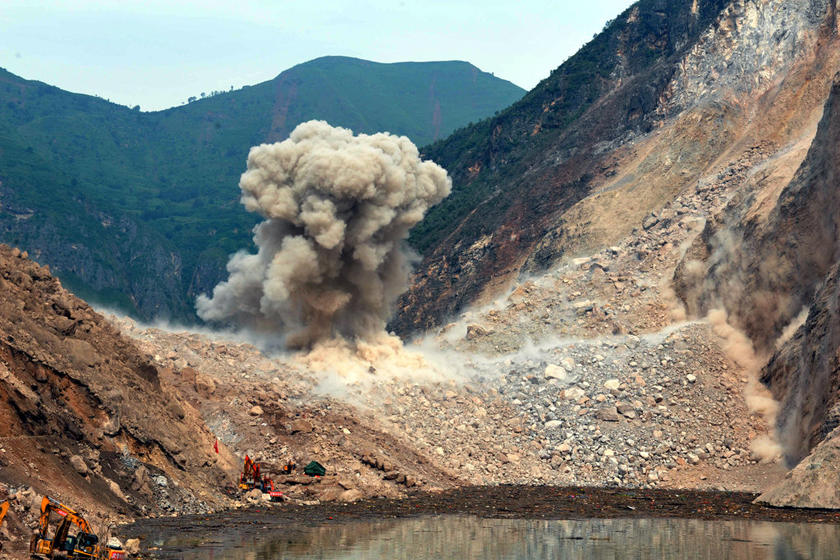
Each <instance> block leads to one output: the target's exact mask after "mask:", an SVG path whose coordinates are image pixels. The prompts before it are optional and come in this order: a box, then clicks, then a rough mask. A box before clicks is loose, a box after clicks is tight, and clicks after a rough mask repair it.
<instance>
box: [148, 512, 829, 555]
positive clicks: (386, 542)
mask: <svg viewBox="0 0 840 560" xmlns="http://www.w3.org/2000/svg"><path fill="white" fill-rule="evenodd" d="M192 539H193V540H192V542H186V541H185V540H184V539H183V538H181V539H173V540H170V541H168V542H167V543H161V544H162V546H163V549H164V550H166V549H170V550H173V551H174V550H177V557H178V558H185V559H199V558H201V559H207V558H210V559H213V560H269V559H274V558H292V559H311V558H323V559H331V560H333V559H334V560H339V559H342V560H345V559H346V560H353V559H362V558H387V559H389V560H399V559H406V560H408V559H411V560H425V559H432V558H468V559H505V560H519V559H529V558H563V559H564V560H618V559H640V560H641V559H657V560H658V559H663V558H688V559H703V560H707V559H708V560H719V559H731V560H789V559H790V560H794V559H795V560H827V559H836V558H840V526H838V525H825V524H808V523H769V522H754V521H699V520H689V519H587V520H577V521H538V520H516V519H481V518H476V517H463V516H436V517H420V518H411V519H396V520H378V521H353V522H348V523H336V524H334V525H327V526H320V527H302V526H291V527H282V526H277V527H271V528H270V529H269V528H266V529H265V530H264V531H263V532H262V533H260V534H258V535H255V534H254V533H253V529H251V530H249V531H248V532H247V533H242V532H239V533H237V532H231V533H230V534H227V535H218V534H217V535H214V536H213V537H212V538H207V539H201V538H196V537H192ZM185 548H189V550H185Z"/></svg>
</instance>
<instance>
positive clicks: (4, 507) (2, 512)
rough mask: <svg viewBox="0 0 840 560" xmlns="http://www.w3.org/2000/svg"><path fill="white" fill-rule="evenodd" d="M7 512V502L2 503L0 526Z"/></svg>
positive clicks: (0, 507)
mask: <svg viewBox="0 0 840 560" xmlns="http://www.w3.org/2000/svg"><path fill="white" fill-rule="evenodd" d="M7 511H9V502H3V503H2V504H0V525H2V524H3V520H4V519H5V518H6V512H7Z"/></svg>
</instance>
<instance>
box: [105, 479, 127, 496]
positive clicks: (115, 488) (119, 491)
mask: <svg viewBox="0 0 840 560" xmlns="http://www.w3.org/2000/svg"><path fill="white" fill-rule="evenodd" d="M108 488H109V489H110V490H111V493H112V494H114V495H115V496H116V497H118V498H119V499H121V500H124V499H125V494H123V491H122V488H120V485H119V484H117V483H116V482H114V481H113V480H109V481H108Z"/></svg>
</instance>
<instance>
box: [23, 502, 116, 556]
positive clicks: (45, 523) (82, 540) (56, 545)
mask: <svg viewBox="0 0 840 560" xmlns="http://www.w3.org/2000/svg"><path fill="white" fill-rule="evenodd" d="M53 512H55V513H56V514H57V515H58V517H59V518H60V521H59V522H58V526H57V527H56V529H55V533H54V534H53V536H52V538H50V537H49V525H50V514H51V513H53ZM73 526H76V527H77V528H78V532H77V533H76V534H75V535H70V529H71V527H73ZM29 552H30V554H31V555H32V558H90V559H94V558H95V559H97V560H100V559H107V560H125V558H126V553H125V551H124V550H122V549H118V548H112V547H109V546H105V547H102V546H100V545H99V537H97V536H96V535H95V534H94V533H93V530H92V529H91V527H90V524H89V523H88V522H87V520H85V518H84V517H82V516H81V515H80V514H79V513H78V512H77V511H76V510H74V509H71V508H69V507H67V506H65V505H64V504H62V503H60V502H57V501H56V500H53V499H52V498H50V497H49V496H44V499H43V500H41V518H40V519H39V521H38V532H37V533H35V534H34V535H32V540H31V541H30V543H29Z"/></svg>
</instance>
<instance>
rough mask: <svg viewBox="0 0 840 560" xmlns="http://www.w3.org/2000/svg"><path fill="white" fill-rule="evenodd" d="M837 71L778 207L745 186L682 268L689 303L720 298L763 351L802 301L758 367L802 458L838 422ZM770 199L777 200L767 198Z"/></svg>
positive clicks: (786, 438)
mask: <svg viewBox="0 0 840 560" xmlns="http://www.w3.org/2000/svg"><path fill="white" fill-rule="evenodd" d="M838 161H840V75H838V76H836V77H835V79H834V83H833V86H832V89H831V94H830V96H829V98H828V101H827V102H826V104H825V111H824V116H823V118H822V120H821V122H820V123H819V127H818V130H817V133H816V135H815V137H814V140H813V142H812V144H811V147H810V149H809V151H808V154H807V156H806V158H805V159H804V161H803V162H802V164H801V166H800V167H799V169H798V171H797V172H796V174H795V176H794V177H793V179H792V180H791V181H790V183H789V184H787V186H786V187H785V188H784V189H783V190H782V191H781V193H780V194H779V196H778V198H777V199H776V200H775V204H774V205H773V206H772V210H770V211H763V210H762V207H766V206H767V205H768V201H767V195H766V193H764V196H762V193H761V192H760V191H753V192H750V191H745V192H742V193H740V194H739V196H737V197H735V198H734V199H733V201H732V202H731V203H730V204H729V206H728V207H727V208H726V210H725V211H724V212H723V213H722V215H721V216H718V217H717V218H716V219H715V220H713V221H711V222H709V223H708V224H707V225H706V228H705V230H704V231H703V234H702V236H701V237H700V238H699V239H698V240H697V241H696V242H695V243H694V245H693V246H692V247H691V249H690V250H689V251H688V253H687V254H686V257H685V259H684V260H683V262H682V264H681V265H680V267H679V268H678V269H677V272H676V276H675V284H676V287H677V291H678V293H679V294H680V296H681V297H682V298H683V300H684V301H685V302H686V304H687V306H688V309H689V311H690V312H691V313H693V314H695V315H701V314H703V313H705V312H706V311H708V310H709V309H710V308H712V307H716V306H722V307H724V308H725V309H726V310H727V311H728V312H729V315H730V318H731V319H730V320H731V321H732V322H733V323H735V324H736V325H737V326H739V327H740V328H742V329H744V331H745V332H746V333H747V334H748V335H749V336H750V338H751V339H752V340H753V342H754V344H755V345H756V347H757V348H758V349H759V350H760V351H761V352H762V353H764V354H765V355H769V354H772V353H773V352H774V351H775V347H776V346H778V345H780V344H781V343H782V342H784V341H783V340H780V337H781V336H782V333H783V331H784V330H785V329H786V327H787V328H788V329H792V328H794V327H795V326H796V325H795V324H794V325H793V326H790V327H788V326H789V325H790V324H791V323H792V322H794V321H795V318H796V317H797V315H798V314H800V313H802V312H803V310H804V309H810V311H809V313H808V318H807V321H806V322H805V324H804V325H803V326H802V327H801V328H799V329H798V330H797V331H796V334H795V335H794V336H793V337H792V338H791V339H790V340H788V341H787V342H784V344H782V345H781V348H780V349H779V350H778V351H776V352H775V354H774V355H773V356H772V358H771V359H770V361H769V362H768V364H767V365H766V367H765V368H764V371H763V374H762V381H763V382H764V383H765V384H766V385H768V386H769V387H770V389H771V391H772V392H773V394H774V396H775V398H776V399H777V400H779V401H780V403H781V409H780V412H779V415H778V418H777V428H778V431H779V433H780V435H781V437H782V443H783V444H784V445H785V448H786V452H787V455H788V459H789V461H791V462H792V463H796V462H798V461H799V460H800V459H801V458H802V457H804V456H805V455H806V454H807V453H808V451H809V450H810V449H811V448H812V447H813V446H814V445H815V444H816V443H818V442H819V441H821V440H822V439H823V438H824V437H825V436H826V434H828V433H829V432H830V431H831V430H832V429H833V428H834V427H835V426H836V425H837V416H838V413H837V411H836V410H834V409H835V408H836V405H837V403H838V399H840V394H838V392H839V391H840V373H838V363H837V350H838V348H840V333H838V330H837V329H838V327H837V325H838V321H837V311H838V309H837V289H838V288H837V268H836V267H837V263H838V258H840V234H838V223H840V214H838V208H840V190H838V188H837V185H838V180H840V169H838ZM771 200H772V199H771Z"/></svg>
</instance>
